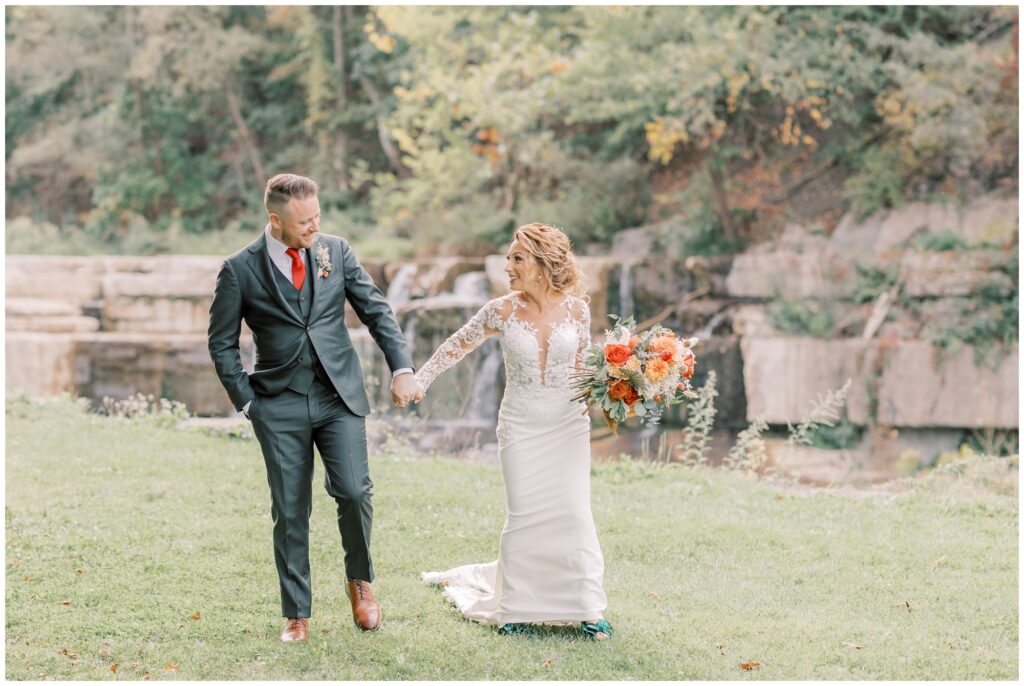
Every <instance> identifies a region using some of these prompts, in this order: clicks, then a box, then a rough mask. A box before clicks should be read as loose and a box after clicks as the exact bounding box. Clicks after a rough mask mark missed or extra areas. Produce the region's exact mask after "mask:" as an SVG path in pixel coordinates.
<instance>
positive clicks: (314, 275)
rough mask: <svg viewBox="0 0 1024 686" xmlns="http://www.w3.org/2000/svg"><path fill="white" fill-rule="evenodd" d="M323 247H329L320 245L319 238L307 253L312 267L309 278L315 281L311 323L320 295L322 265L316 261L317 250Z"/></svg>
mask: <svg viewBox="0 0 1024 686" xmlns="http://www.w3.org/2000/svg"><path fill="white" fill-rule="evenodd" d="M321 245H327V244H326V243H323V244H321V243H320V237H319V236H317V238H316V240H315V241H313V245H312V246H310V248H309V250H307V251H306V252H308V253H309V266H310V270H309V275H308V276H309V278H311V279H313V281H312V285H313V295H312V296H310V297H311V300H310V302H309V319H310V321H312V320H313V317H314V316H316V305H317V298H318V297H319V295H320V265H319V264H317V261H316V249H317V248H319V247H320V246H321Z"/></svg>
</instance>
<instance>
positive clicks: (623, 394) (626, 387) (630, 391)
mask: <svg viewBox="0 0 1024 686" xmlns="http://www.w3.org/2000/svg"><path fill="white" fill-rule="evenodd" d="M608 395H609V396H611V399H612V400H621V401H622V402H624V403H626V404H627V405H632V404H633V403H635V402H636V401H637V400H638V399H639V398H640V394H639V393H637V392H636V389H635V388H633V385H632V384H630V383H627V382H625V381H616V382H615V383H613V384H612V385H611V386H610V387H609V388H608Z"/></svg>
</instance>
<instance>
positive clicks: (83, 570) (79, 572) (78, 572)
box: [75, 567, 85, 574]
mask: <svg viewBox="0 0 1024 686" xmlns="http://www.w3.org/2000/svg"><path fill="white" fill-rule="evenodd" d="M75 574H85V568H84V567H79V568H78V569H76V570H75Z"/></svg>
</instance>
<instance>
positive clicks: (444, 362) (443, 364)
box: [416, 300, 502, 393]
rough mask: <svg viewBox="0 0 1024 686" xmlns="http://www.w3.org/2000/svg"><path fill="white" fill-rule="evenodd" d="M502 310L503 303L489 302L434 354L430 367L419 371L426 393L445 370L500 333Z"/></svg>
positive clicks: (419, 381) (425, 365)
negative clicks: (500, 310) (500, 312)
mask: <svg viewBox="0 0 1024 686" xmlns="http://www.w3.org/2000/svg"><path fill="white" fill-rule="evenodd" d="M499 309H500V303H499V302H498V301H497V300H492V301H491V302H489V303H487V304H486V305H484V306H483V307H482V308H480V311H479V312H477V313H476V314H475V315H473V318H472V319H470V320H469V321H468V322H466V324H465V325H464V326H463V327H462V328H461V329H459V330H458V331H456V332H455V333H454V334H452V335H451V336H449V338H448V340H446V341H445V342H444V343H442V344H441V345H440V346H439V347H438V348H437V350H435V351H434V354H433V355H431V356H430V359H429V360H427V362H426V364H424V365H423V366H422V367H421V368H420V370H419V371H417V372H416V382H417V383H418V384H419V386H420V389H421V390H422V391H423V392H424V393H426V391H427V389H428V388H430V384H432V383H434V380H435V379H436V378H437V377H439V376H440V375H441V374H442V373H443V372H444V371H445V370H448V369H450V368H452V367H454V366H455V365H456V364H457V363H458V362H459V360H461V359H462V358H463V357H465V356H466V355H468V354H469V353H471V352H473V351H474V350H476V349H477V348H479V347H480V345H481V344H483V342H484V341H486V340H487V339H488V338H490V337H491V336H493V335H495V334H497V333H498V331H499V330H500V329H501V324H502V318H501V315H500V314H499Z"/></svg>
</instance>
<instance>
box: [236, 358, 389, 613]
mask: <svg viewBox="0 0 1024 686" xmlns="http://www.w3.org/2000/svg"><path fill="white" fill-rule="evenodd" d="M249 417H250V418H251V419H252V426H253V430H254V431H255V433H256V437H257V439H259V442H260V446H261V447H262V449H263V459H264V462H265V463H266V466H267V482H268V483H269V484H270V496H271V513H272V515H273V519H274V560H275V562H276V564H277V575H278V578H279V580H280V583H281V612H282V614H283V615H284V616H285V617H309V616H310V613H311V610H312V592H311V587H310V571H309V517H310V514H311V513H312V511H313V464H314V459H313V446H314V445H315V446H316V448H317V450H318V451H319V452H320V457H321V459H322V460H323V463H324V469H325V471H326V478H325V483H324V485H325V488H326V489H327V493H328V494H329V495H330V496H331V497H332V498H334V500H335V502H337V504H338V529H339V531H340V532H341V544H342V547H343V548H344V550H345V574H346V576H347V577H348V579H350V580H352V579H364V580H366V581H373V563H372V561H371V559H370V529H371V527H372V524H373V505H372V503H371V498H372V495H373V482H372V481H370V470H369V464H368V462H367V454H366V422H365V419H364V418H363V417H360V416H358V415H355V414H352V412H351V411H349V409H348V407H347V406H346V405H345V403H344V401H342V399H341V397H340V396H339V395H338V393H337V392H336V391H335V390H334V388H333V387H330V386H328V385H327V384H325V383H324V382H323V381H321V380H320V378H319V377H317V378H316V379H315V380H314V381H313V384H312V386H311V387H310V389H309V391H308V393H305V394H303V393H298V392H296V391H293V390H285V391H283V392H281V393H280V394H278V395H274V396H268V395H257V396H256V398H255V399H254V400H253V402H252V405H250V407H249Z"/></svg>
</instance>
